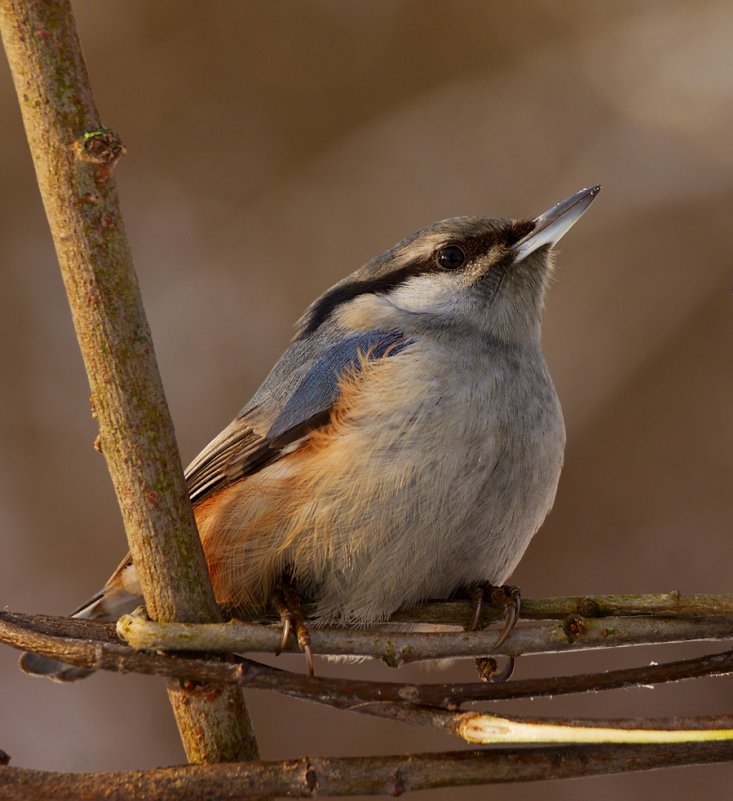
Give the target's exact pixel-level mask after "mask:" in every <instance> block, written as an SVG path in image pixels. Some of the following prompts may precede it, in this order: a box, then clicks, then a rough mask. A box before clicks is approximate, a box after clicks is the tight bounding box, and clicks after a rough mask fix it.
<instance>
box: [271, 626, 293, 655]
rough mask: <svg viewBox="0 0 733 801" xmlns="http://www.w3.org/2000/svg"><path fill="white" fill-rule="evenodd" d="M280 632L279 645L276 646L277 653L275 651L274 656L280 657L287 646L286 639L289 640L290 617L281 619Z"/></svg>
mask: <svg viewBox="0 0 733 801" xmlns="http://www.w3.org/2000/svg"><path fill="white" fill-rule="evenodd" d="M282 624H283V627H282V632H281V633H280V643H279V644H278V646H277V651H275V656H280V654H281V653H282V652H283V651H284V650H285V646H286V645H287V644H288V639H289V638H290V630H291V627H292V624H291V618H290V617H283V618H282Z"/></svg>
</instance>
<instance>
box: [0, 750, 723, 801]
mask: <svg viewBox="0 0 733 801" xmlns="http://www.w3.org/2000/svg"><path fill="white" fill-rule="evenodd" d="M731 758H733V748H732V747H731V744H730V743H728V742H715V743H689V744H682V745H645V746H639V745H604V746H546V747H540V748H528V749H522V750H517V749H516V748H492V749H491V750H484V751H460V752H446V753H432V754H412V755H406V756H379V757H345V758H340V759H334V758H332V759H328V758H307V757H306V758H303V759H299V760H287V761H285V762H250V763H247V764H246V765H236V764H234V765H201V766H190V767H182V768H163V769H159V770H151V771H135V772H128V773H97V774H89V773H76V774H74V773H49V772H42V771H34V770H27V769H24V768H12V767H0V801H31V799H33V801H45V799H48V800H49V801H50V800H51V799H53V800H54V801H77V799H79V798H84V799H85V800H86V801H104V800H105V799H109V798H114V799H115V800H116V801H137V799H139V798H145V799H146V801H188V799H191V801H193V799H199V798H206V799H207V801H235V799H239V800H241V799H254V798H262V797H263V796H266V795H268V794H271V795H273V796H277V797H286V798H311V797H314V796H334V795H390V796H395V795H401V794H402V793H405V792H408V791H411V790H427V789H431V788H438V787H464V786H468V785H477V784H497V783H502V782H529V781H542V780H548V779H569V778H576V777H579V776H599V775H604V774H609V773H621V772H629V771H640V770H651V769H653V768H662V767H672V766H681V765H702V764H711V763H715V762H727V761H730V759H731Z"/></svg>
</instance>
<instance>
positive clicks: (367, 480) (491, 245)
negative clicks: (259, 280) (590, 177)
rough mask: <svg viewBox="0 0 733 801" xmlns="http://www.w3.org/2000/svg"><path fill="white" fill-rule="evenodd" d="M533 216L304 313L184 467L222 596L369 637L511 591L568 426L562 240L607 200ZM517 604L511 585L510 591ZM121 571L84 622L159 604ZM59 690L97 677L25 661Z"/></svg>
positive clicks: (408, 252)
mask: <svg viewBox="0 0 733 801" xmlns="http://www.w3.org/2000/svg"><path fill="white" fill-rule="evenodd" d="M599 191H600V186H593V187H590V188H584V189H581V190H580V191H578V192H576V193H575V194H573V195H571V196H570V197H568V198H566V199H565V200H563V201H561V202H559V203H557V204H555V205H554V206H553V207H551V208H550V209H549V210H548V211H546V212H544V213H543V214H540V215H539V216H537V217H534V218H531V219H524V220H522V219H519V220H517V219H508V218H488V217H454V218H450V219H446V220H442V221H439V222H436V223H433V224H432V225H428V226H427V227H426V228H423V229H422V230H420V231H418V232H417V233H414V234H412V235H411V236H408V237H407V238H405V239H403V240H402V241H400V242H399V243H397V244H396V245H394V246H393V247H391V248H390V249H388V250H386V251H385V252H383V253H381V254H380V255H378V256H376V257H375V258H374V259H372V260H371V261H369V262H368V263H367V264H365V265H364V266H362V267H361V268H359V269H357V270H356V271H355V272H353V273H351V274H350V275H349V276H347V277H346V278H344V279H343V280H341V281H339V282H338V283H336V284H335V285H334V286H332V287H331V288H330V289H328V290H327V291H326V292H325V293H323V294H322V295H321V296H320V297H319V298H317V299H316V300H315V301H314V302H313V303H312V304H311V305H310V306H309V307H308V308H307V310H306V311H305V313H304V314H303V316H302V317H301V318H300V320H299V322H298V323H297V327H296V333H295V335H294V337H293V339H292V341H291V344H290V345H289V347H288V348H287V350H286V351H285V353H284V354H283V355H282V356H281V358H280V359H279V360H278V361H277V363H276V364H275V366H274V367H273V368H272V370H271V372H270V373H269V375H268V376H267V377H266V379H265V380H264V382H263V383H262V385H261V386H260V387H259V389H258V390H257V391H256V392H255V394H254V395H253V397H252V398H251V400H250V401H249V403H247V404H246V405H245V406H244V407H243V408H242V410H241V411H240V412H239V413H238V414H237V415H236V417H235V418H234V420H233V421H232V422H231V423H230V424H229V425H228V426H227V427H226V428H224V430H223V431H221V433H220V434H218V436H216V437H215V438H214V439H213V440H212V441H211V442H210V443H209V444H208V445H207V446H206V447H205V448H204V449H203V450H202V451H201V453H200V454H199V455H198V456H197V457H196V458H195V459H194V460H193V461H192V462H191V464H190V465H189V466H188V468H187V470H186V471H185V475H186V481H187V487H188V492H189V494H190V498H191V502H192V504H193V508H194V513H195V517H196V522H197V525H198V530H199V534H200V537H201V542H202V545H203V550H204V554H205V556H206V560H207V564H208V568H209V572H210V576H211V580H212V585H213V588H214V593H215V596H216V599H217V602H218V603H219V604H220V605H222V606H223V607H227V608H230V609H237V610H244V612H246V613H259V612H262V611H263V610H266V609H267V608H268V607H269V606H270V605H271V604H272V605H273V606H274V607H275V609H276V610H277V611H278V612H279V613H280V616H281V619H282V621H283V640H282V644H284V642H285V641H286V640H287V637H288V636H289V634H290V631H291V628H292V627H294V628H295V631H296V634H297V638H298V642H299V643H300V645H301V648H302V649H303V650H304V651H306V655H307V657H308V659H309V668H310V670H311V672H312V669H313V668H312V655H311V654H310V646H309V637H308V629H307V627H306V625H305V623H304V621H303V617H302V612H301V609H300V603H301V601H308V602H310V603H312V604H314V605H315V613H314V618H313V619H314V622H315V625H320V624H326V623H331V624H340V625H348V626H366V625H369V624H374V623H378V622H381V621H385V620H387V619H388V618H389V617H390V616H391V615H392V614H393V613H394V612H396V611H397V610H400V609H405V608H409V607H411V606H413V605H415V604H418V603H420V602H421V601H425V600H427V599H441V598H447V597H452V596H454V595H455V594H456V593H457V592H463V591H465V592H467V593H469V594H470V595H471V597H472V599H473V603H474V616H473V619H472V621H471V623H470V624H469V628H472V627H474V626H475V625H476V622H477V619H478V612H479V610H480V605H481V601H482V599H483V598H484V597H486V595H487V593H489V594H490V596H491V598H492V599H496V597H497V590H501V589H502V588H505V590H506V591H505V593H504V594H505V600H504V603H505V606H506V608H507V610H508V611H507V613H506V620H507V622H506V623H505V630H504V632H503V636H506V633H508V629H509V628H510V627H511V625H513V621H514V620H515V619H516V613H517V611H518V599H519V593H518V591H517V590H516V589H515V588H511V587H509V586H508V585H506V584H505V582H506V581H507V579H508V578H509V577H510V575H511V573H512V571H513V570H514V568H515V567H516V565H517V563H518V562H519V560H520V558H521V557H522V555H523V554H524V552H525V550H526V548H527V546H528V545H529V542H530V540H531V539H532V537H533V536H534V534H535V533H536V532H537V530H538V528H539V527H540V526H541V524H542V523H543V521H544V519H545V517H546V515H547V514H548V512H549V511H550V509H551V507H552V505H553V502H554V499H555V494H556V490H557V485H558V480H559V477H560V471H561V468H562V464H563V456H564V449H565V439H566V437H565V426H564V421H563V415H562V411H561V407H560V402H559V400H558V397H557V393H556V391H555V388H554V385H553V382H552V379H551V377H550V373H549V370H548V367H547V364H546V362H545V358H544V355H543V351H542V347H541V318H542V309H543V304H544V297H545V292H546V289H547V286H548V281H549V279H550V276H551V275H552V272H553V253H552V249H553V247H554V245H555V244H556V243H557V242H558V241H559V240H560V238H561V237H562V236H563V235H564V234H565V233H566V232H567V231H568V230H569V229H570V228H571V227H572V226H573V224H574V223H575V222H576V221H577V220H578V219H579V218H580V217H581V215H582V214H583V213H584V212H585V211H586V209H587V208H588V207H589V206H590V204H591V203H592V202H593V201H594V200H595V198H596V197H597V195H598V193H599ZM499 595H501V592H499ZM141 596H142V593H141V590H140V585H139V582H138V579H137V576H136V573H135V565H134V564H133V563H132V561H131V559H130V557H129V556H128V557H126V558H125V559H123V561H122V562H121V564H120V565H119V567H118V568H117V570H116V571H115V572H114V573H113V574H112V576H111V578H110V579H109V580H108V582H107V583H106V584H105V586H104V588H103V589H102V590H101V591H100V592H98V593H97V594H96V595H95V596H93V597H92V598H91V599H89V601H87V602H86V603H85V604H83V605H82V606H81V607H79V609H77V610H76V612H75V613H73V614H74V615H75V616H76V617H80V618H100V619H107V620H110V619H116V618H117V617H118V616H119V615H120V614H122V613H123V612H126V611H130V610H131V609H132V608H134V607H136V606H138V605H139V604H140V603H141V601H142V598H141ZM21 667H22V668H23V669H24V670H25V671H26V672H28V673H32V674H36V675H44V676H47V677H49V678H52V679H55V680H58V681H73V680H76V679H78V678H82V677H83V676H85V675H88V673H89V672H90V671H89V670H87V669H84V668H78V667H73V666H69V665H65V664H63V663H61V662H58V661H56V660H53V659H50V658H46V657H42V656H39V655H36V654H32V653H26V654H24V655H23V656H22V657H21Z"/></svg>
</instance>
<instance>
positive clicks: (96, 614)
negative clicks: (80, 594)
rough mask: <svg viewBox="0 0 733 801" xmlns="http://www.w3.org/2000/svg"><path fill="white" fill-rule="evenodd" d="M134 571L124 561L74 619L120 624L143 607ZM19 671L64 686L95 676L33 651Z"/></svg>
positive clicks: (87, 669) (128, 563)
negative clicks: (130, 613) (122, 617)
mask: <svg viewBox="0 0 733 801" xmlns="http://www.w3.org/2000/svg"><path fill="white" fill-rule="evenodd" d="M134 571H135V568H134V567H133V566H132V563H131V562H130V561H129V558H128V559H126V560H125V561H123V563H122V564H121V565H120V567H119V568H118V569H117V570H116V571H115V573H114V575H113V576H112V578H111V579H110V580H109V581H108V582H107V584H106V585H105V587H104V589H102V590H100V591H99V592H98V593H97V594H96V595H94V596H92V597H91V598H90V599H89V600H88V601H87V602H86V603H85V604H83V605H82V606H80V607H79V608H78V609H77V610H76V611H75V612H73V613H72V615H71V617H77V618H83V619H86V620H117V618H118V617H119V616H120V615H124V614H125V613H127V612H132V610H133V609H135V607H137V606H140V604H141V603H142V598H141V596H140V595H139V594H138V593H139V588H138V587H137V586H136V585H137V579H136V577H135V575H134ZM136 590H137V593H136ZM20 669H21V670H22V671H23V672H24V673H28V674H29V675H31V676H42V677H45V678H47V679H51V680H53V681H61V682H66V681H78V680H79V679H83V678H86V677H87V676H88V675H89V674H90V673H93V672H94V671H93V670H89V668H82V667H74V666H73V665H67V664H66V663H64V662H59V661H58V660H57V659H52V658H51V657H48V656H41V655H40V654H34V653H31V652H30V651H26V652H25V653H24V654H23V655H22V656H21V657H20Z"/></svg>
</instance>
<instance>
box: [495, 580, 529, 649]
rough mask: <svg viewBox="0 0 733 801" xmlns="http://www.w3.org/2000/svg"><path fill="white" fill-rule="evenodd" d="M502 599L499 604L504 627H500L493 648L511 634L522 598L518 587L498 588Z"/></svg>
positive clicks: (517, 618)
mask: <svg viewBox="0 0 733 801" xmlns="http://www.w3.org/2000/svg"><path fill="white" fill-rule="evenodd" d="M497 589H499V590H500V591H501V592H502V595H503V598H501V600H500V603H501V605H502V606H503V607H504V625H503V626H502V627H501V631H500V632H499V637H498V639H497V640H496V642H495V643H494V648H498V647H499V646H500V645H502V644H503V643H504V641H505V640H506V638H507V637H508V636H509V635H510V634H511V633H512V629H513V628H514V627H515V626H516V625H517V620H519V610H520V608H521V604H522V596H521V594H520V592H519V588H518V587H506V588H505V587H499V588H497Z"/></svg>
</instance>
